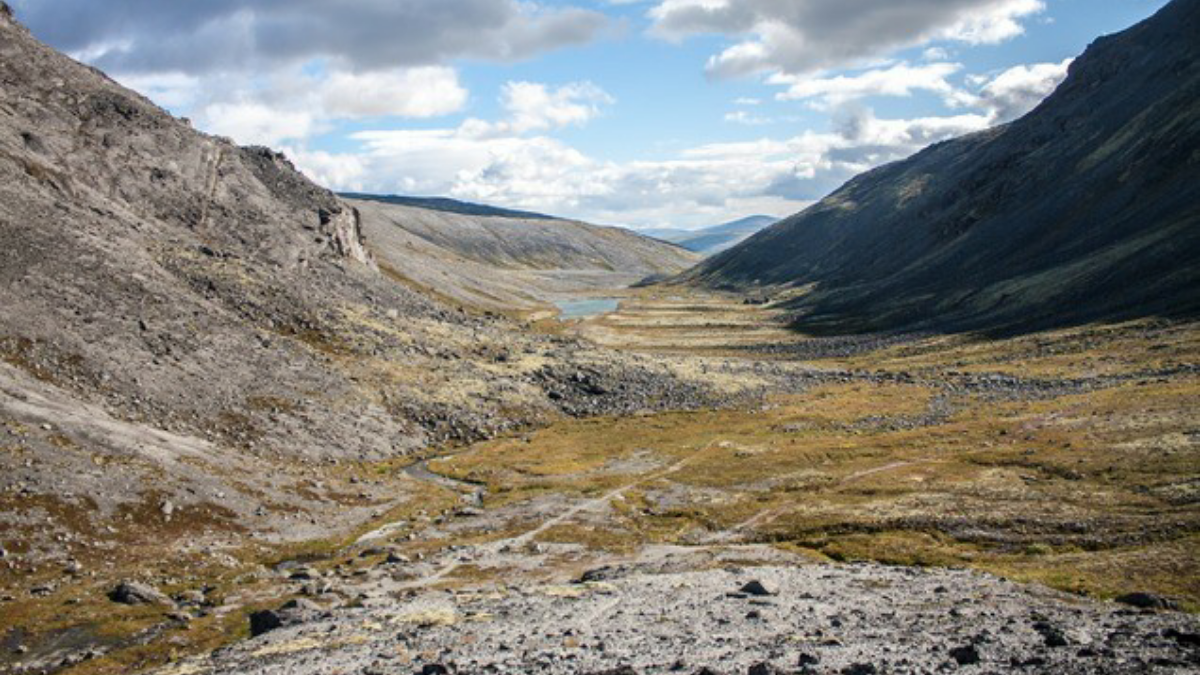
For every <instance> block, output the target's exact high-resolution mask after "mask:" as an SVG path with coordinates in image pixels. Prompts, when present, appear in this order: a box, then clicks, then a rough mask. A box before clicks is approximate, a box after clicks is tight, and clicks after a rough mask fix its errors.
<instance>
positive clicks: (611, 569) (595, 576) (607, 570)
mask: <svg viewBox="0 0 1200 675" xmlns="http://www.w3.org/2000/svg"><path fill="white" fill-rule="evenodd" d="M623 572H624V569H622V568H621V567H617V566H615V565H605V566H603V567H597V568H595V569H590V570H588V571H586V572H584V573H583V574H581V575H580V576H579V583H581V584H587V583H593V582H597V581H609V580H612V579H616V578H618V577H620V576H621V574H622V573H623Z"/></svg>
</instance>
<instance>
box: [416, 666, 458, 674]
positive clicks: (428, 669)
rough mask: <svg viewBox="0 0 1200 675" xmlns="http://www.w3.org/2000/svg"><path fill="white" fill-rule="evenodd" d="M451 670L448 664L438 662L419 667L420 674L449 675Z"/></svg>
mask: <svg viewBox="0 0 1200 675" xmlns="http://www.w3.org/2000/svg"><path fill="white" fill-rule="evenodd" d="M451 672H453V671H451V670H450V667H449V666H444V665H442V664H440V663H427V664H425V666H424V667H422V668H421V671H420V673H421V675H450V673H451Z"/></svg>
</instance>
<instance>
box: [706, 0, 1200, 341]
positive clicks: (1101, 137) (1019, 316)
mask: <svg viewBox="0 0 1200 675" xmlns="http://www.w3.org/2000/svg"><path fill="white" fill-rule="evenodd" d="M1198 35H1200V0H1175V1H1174V2H1171V3H1170V4H1168V5H1167V6H1166V7H1164V8H1163V9H1162V10H1160V11H1159V13H1158V14H1156V15H1155V16H1153V17H1151V18H1150V19H1148V20H1146V21H1144V22H1142V23H1140V24H1138V25H1137V26H1134V27H1133V28H1131V29H1129V30H1127V31H1125V32H1123V33H1120V34H1117V35H1113V36H1109V37H1104V38H1100V39H1099V40H1097V41H1096V42H1095V43H1093V44H1092V45H1091V46H1090V47H1089V48H1088V50H1087V52H1086V53H1085V54H1084V55H1083V56H1082V57H1080V58H1079V59H1078V60H1076V62H1075V63H1074V64H1073V65H1072V67H1071V69H1070V74H1069V76H1068V78H1067V79H1066V81H1065V82H1063V84H1062V85H1061V86H1060V87H1059V89H1058V91H1057V92H1055V93H1054V94H1053V95H1051V96H1050V97H1049V98H1048V99H1047V100H1046V101H1044V102H1043V103H1042V104H1041V105H1040V106H1039V107H1038V108H1037V109H1036V110H1034V111H1033V112H1031V113H1030V114H1029V115H1027V116H1025V117H1024V118H1022V119H1020V120H1017V121H1015V122H1013V123H1011V124H1008V125H1005V126H1001V127H997V128H994V129H990V130H988V131H984V132H980V133H977V134H973V135H969V136H966V137H963V138H960V139H957V140H953V141H949V142H944V143H940V144H937V145H934V146H932V147H930V148H928V149H926V150H924V151H922V152H920V153H918V154H917V155H915V156H914V157H912V158H910V159H908V160H905V161H901V162H897V163H894V164H890V165H887V166H884V167H881V168H878V169H875V170H873V171H870V172H868V173H865V174H863V175H861V176H859V177H857V178H855V179H853V180H851V181H850V182H849V183H847V184H846V185H845V186H843V187H842V188H841V189H839V190H837V191H836V192H835V193H833V194H832V195H830V196H829V197H828V198H826V199H824V200H823V201H821V202H820V203H818V204H816V205H815V206H813V207H811V208H809V209H807V210H806V211H804V212H802V213H800V214H797V215H795V216H793V217H791V218H788V219H787V220H784V221H783V222H781V223H779V224H777V225H775V226H773V227H771V228H769V229H767V230H765V231H763V232H760V233H759V234H757V235H755V236H754V237H751V238H750V239H749V240H747V241H746V242H744V243H742V244H741V245H739V246H737V247H734V248H733V249H731V250H729V251H726V252H724V253H722V254H719V255H717V256H715V257H713V258H711V259H709V260H708V261H706V262H704V263H702V264H701V265H700V266H698V267H697V268H695V269H693V270H691V271H689V272H688V273H685V274H684V275H683V277H682V280H684V281H687V282H690V283H696V284H702V285H705V286H710V287H720V288H734V289H748V288H760V287H768V288H770V287H776V288H795V289H804V291H805V292H803V293H802V294H801V295H800V296H799V297H797V298H795V299H794V300H792V301H790V303H789V306H790V307H791V308H792V309H793V310H795V312H796V321H797V325H798V326H801V327H803V328H804V329H805V330H809V331H812V332H830V333H848V332H860V331H869V330H909V329H938V330H943V329H948V330H959V329H963V330H968V329H986V330H991V331H1004V330H1032V329H1038V328H1045V327H1053V326H1057V325H1066V324H1072V323H1082V322H1089V321H1096V320H1121V319H1128V318H1137V317H1145V316H1168V317H1194V316H1197V315H1200V264H1197V262H1196V261H1197V260H1200V180H1198V179H1197V176H1200V39H1197V36H1198ZM756 292H757V291H756Z"/></svg>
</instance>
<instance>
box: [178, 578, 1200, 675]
mask: <svg viewBox="0 0 1200 675" xmlns="http://www.w3.org/2000/svg"><path fill="white" fill-rule="evenodd" d="M585 578H587V579H589V581H588V582H586V583H575V584H567V585H528V584H523V585H516V586H511V587H510V586H499V587H489V588H481V589H475V590H472V591H467V592H460V593H446V592H423V593H396V594H393V595H390V596H385V597H378V596H376V595H373V594H371V592H370V591H368V594H367V598H366V599H364V600H362V601H361V602H360V603H359V604H361V605H362V606H361V607H356V608H334V609H325V608H324V607H323V605H322V604H321V602H320V601H319V600H318V601H317V602H312V603H309V602H304V603H302V604H301V605H300V606H299V608H297V609H293V610H283V611H282V612H281V615H282V616H284V617H285V618H287V617H289V616H290V617H292V618H291V620H294V621H297V622H299V623H298V624H296V625H292V626H290V627H284V628H281V629H278V630H274V631H271V632H268V633H266V634H264V635H262V636H261V637H258V638H255V639H253V640H250V641H249V642H246V643H243V644H241V645H238V646H236V647H234V648H232V649H228V650H223V651H221V652H219V653H217V654H215V655H213V656H212V657H208V658H203V659H196V660H190V661H186V662H184V663H181V664H178V665H176V666H173V667H171V668H168V669H165V670H162V671H159V673H160V675H167V674H169V673H174V674H180V673H194V674H197V675H199V674H203V673H234V672H236V673H258V674H262V675H267V674H272V675H283V674H284V673H287V674H289V675H295V674H307V673H311V674H313V675H316V674H323V675H324V674H330V675H332V674H335V673H347V674H349V673H364V674H368V673H379V674H383V673H437V672H441V673H446V672H449V673H562V674H564V675H568V674H570V675H574V674H579V673H617V672H620V673H646V674H651V673H670V672H681V673H703V672H708V673H934V672H947V671H949V672H963V673H986V672H1028V673H1081V674H1082V673H1130V674H1133V673H1187V672H1195V671H1196V669H1198V668H1200V649H1198V646H1197V645H1198V641H1200V633H1197V630H1200V620H1198V619H1196V618H1195V617H1192V616H1184V615H1179V614H1169V613H1167V614H1156V613H1153V612H1152V611H1140V610H1137V609H1134V608H1131V607H1129V606H1127V605H1120V604H1111V603H1100V604H1097V603H1087V602H1080V601H1079V600H1078V599H1077V598H1072V597H1069V596H1064V595H1062V594H1058V593H1053V592H1049V591H1047V590H1045V589H1042V588H1036V587H1027V586H1021V585H1017V584H1013V583H1008V582H1005V581H1002V580H999V579H996V578H994V577H990V576H987V575H981V574H978V573H973V572H968V571H950V570H942V571H937V570H914V569H905V568H887V567H879V566H875V565H851V566H845V565H843V566H836V567H831V566H825V565H807V566H798V567H797V566H791V567H754V568H738V567H729V568H726V569H719V570H712V571H697V572H684V573H665V574H644V573H631V572H628V571H622V570H613V569H601V570H596V571H593V572H591V573H589V574H587V575H585ZM593 579H594V581H593ZM382 585H383V586H385V587H386V584H382ZM289 611H290V612H291V614H290V615H289Z"/></svg>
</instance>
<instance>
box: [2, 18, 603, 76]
mask: <svg viewBox="0 0 1200 675" xmlns="http://www.w3.org/2000/svg"><path fill="white" fill-rule="evenodd" d="M13 3H14V4H15V5H16V7H17V9H18V11H19V12H20V15H21V17H22V20H23V21H25V22H26V23H27V24H28V25H29V26H30V27H31V28H32V29H33V31H34V32H35V34H37V35H39V36H41V37H42V38H43V39H45V40H46V41H48V42H50V43H51V44H53V45H55V46H56V47H58V48H59V49H62V50H64V51H68V52H72V53H78V54H86V55H87V57H88V59H87V60H88V61H90V62H92V63H94V64H95V65H97V66H99V67H101V68H104V69H105V70H109V71H116V72H123V73H140V72H162V71H178V72H187V73H203V72H211V71H224V70H243V69H246V68H248V67H256V68H260V69H261V68H263V67H270V66H272V65H274V64H277V63H290V62H295V61H308V60H313V59H321V58H324V59H337V60H341V61H343V62H344V66H345V69H347V70H352V71H356V72H362V71H372V70H380V69H388V68H397V67H402V66H422V65H437V64H441V63H444V62H446V61H448V60H450V59H456V58H482V59H493V60H514V59H523V58H527V57H529V56H532V55H534V54H537V53H539V52H544V51H546V50H551V49H555V48H558V47H563V46H567V45H573V44H579V43H582V42H587V41H589V40H591V39H593V38H594V37H595V36H596V35H597V34H598V32H599V31H601V30H602V29H603V28H604V26H605V25H606V24H607V20H606V19H605V17H604V15H603V14H601V13H599V12H595V11H590V10H585V9H580V8H574V7H563V8H547V7H541V6H539V5H536V4H534V3H532V2H526V1H521V0H393V1H390V2H379V1H372V0H360V1H357V2H350V1H341V2H330V1H329V0H204V2H163V1H162V0H105V1H104V2H97V1H96V0H13Z"/></svg>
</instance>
